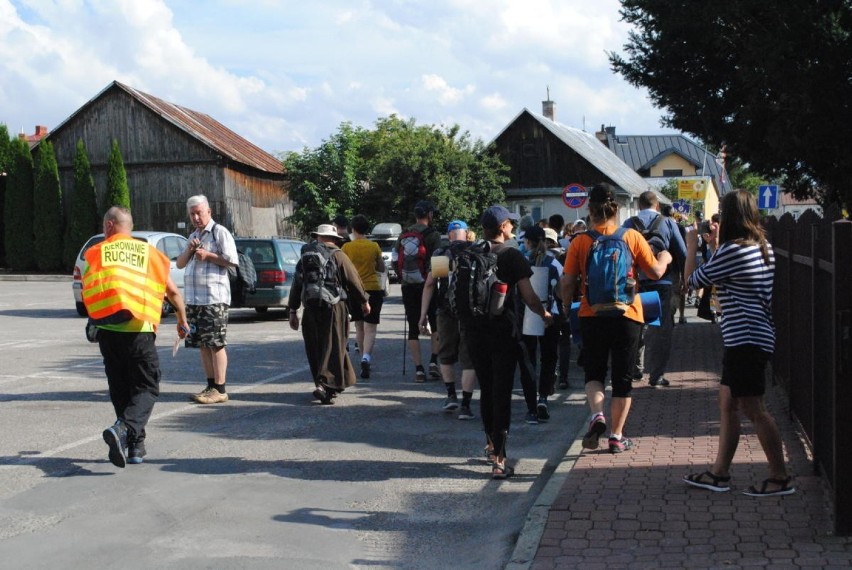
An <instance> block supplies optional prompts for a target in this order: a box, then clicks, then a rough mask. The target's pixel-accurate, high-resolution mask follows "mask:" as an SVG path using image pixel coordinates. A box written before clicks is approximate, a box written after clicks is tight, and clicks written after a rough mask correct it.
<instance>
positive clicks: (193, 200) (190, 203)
mask: <svg viewBox="0 0 852 570" xmlns="http://www.w3.org/2000/svg"><path fill="white" fill-rule="evenodd" d="M201 204H206V205H208V206H209V205H210V202H208V201H207V196H205V195H204V194H197V195H195V196H190V197H189V200H187V201H186V210H187V211H189V210H190V209H192V208H194V207H195V206H200V205H201Z"/></svg>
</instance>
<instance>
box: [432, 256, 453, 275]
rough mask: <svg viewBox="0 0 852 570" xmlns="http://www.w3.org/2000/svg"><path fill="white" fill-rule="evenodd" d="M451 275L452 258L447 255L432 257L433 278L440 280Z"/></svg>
mask: <svg viewBox="0 0 852 570" xmlns="http://www.w3.org/2000/svg"><path fill="white" fill-rule="evenodd" d="M449 274H450V258H449V257H448V256H446V255H435V256H433V257H432V277H434V278H435V279H440V278H442V277H446V276H447V275H449Z"/></svg>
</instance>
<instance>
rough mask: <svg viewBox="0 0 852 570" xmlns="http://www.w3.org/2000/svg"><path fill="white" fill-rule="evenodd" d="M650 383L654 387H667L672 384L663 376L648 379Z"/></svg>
mask: <svg viewBox="0 0 852 570" xmlns="http://www.w3.org/2000/svg"><path fill="white" fill-rule="evenodd" d="M648 384H649V385H650V386H651V387H652V388H665V387H666V386H669V385H670V383H669V381H668V380H666V379H665V378H663V377H662V376H661V377H659V378H657V379H656V380H648Z"/></svg>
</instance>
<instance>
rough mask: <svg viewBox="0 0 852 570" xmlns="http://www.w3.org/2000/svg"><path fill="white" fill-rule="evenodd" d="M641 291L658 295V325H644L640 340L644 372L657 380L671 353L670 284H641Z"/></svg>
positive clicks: (663, 370)
mask: <svg viewBox="0 0 852 570" xmlns="http://www.w3.org/2000/svg"><path fill="white" fill-rule="evenodd" d="M642 291H643V292H645V291H656V292H657V294H658V295H659V296H660V305H661V306H662V311H660V326H658V327H655V326H646V327H645V330H644V333H643V336H642V342H644V344H645V364H644V368H645V372H647V373H648V379H649V380H650V381H651V382H654V381H655V380H659V379H660V378H661V377H662V376H663V375H664V374H665V373H666V367H667V366H668V364H669V356H670V355H671V353H672V332H673V331H674V319H673V318H672V286H671V285H667V284H663V285H651V284H647V285H646V284H643V285H642Z"/></svg>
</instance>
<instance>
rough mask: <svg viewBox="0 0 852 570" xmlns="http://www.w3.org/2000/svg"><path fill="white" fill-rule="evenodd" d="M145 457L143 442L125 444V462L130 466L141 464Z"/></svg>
mask: <svg viewBox="0 0 852 570" xmlns="http://www.w3.org/2000/svg"><path fill="white" fill-rule="evenodd" d="M145 455H147V453H146V452H145V442H144V441H134V442H131V443H128V444H127V462H128V463H130V464H132V465H138V464H140V463H142V461H143V458H144V457H145Z"/></svg>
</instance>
